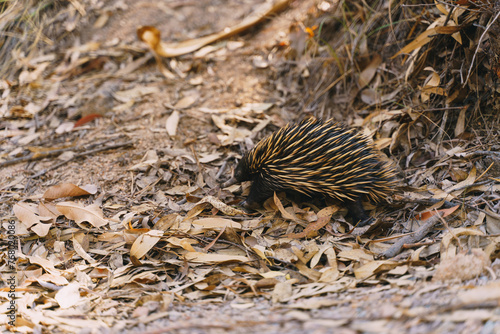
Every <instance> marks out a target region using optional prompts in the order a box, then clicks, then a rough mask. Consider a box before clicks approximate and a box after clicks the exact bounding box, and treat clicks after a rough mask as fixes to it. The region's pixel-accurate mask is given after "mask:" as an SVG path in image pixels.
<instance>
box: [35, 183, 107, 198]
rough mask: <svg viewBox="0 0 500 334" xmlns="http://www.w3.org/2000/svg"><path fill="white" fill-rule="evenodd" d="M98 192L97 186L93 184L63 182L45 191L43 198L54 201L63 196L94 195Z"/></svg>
mask: <svg viewBox="0 0 500 334" xmlns="http://www.w3.org/2000/svg"><path fill="white" fill-rule="evenodd" d="M96 192H97V187H96V186H95V185H92V184H88V185H85V186H81V187H79V186H76V185H74V184H72V183H62V184H58V185H55V186H52V187H50V188H49V189H47V190H46V191H45V193H44V194H43V196H42V198H44V199H46V200H48V201H52V200H54V199H57V198H63V197H77V196H85V195H94V194H95V193H96Z"/></svg>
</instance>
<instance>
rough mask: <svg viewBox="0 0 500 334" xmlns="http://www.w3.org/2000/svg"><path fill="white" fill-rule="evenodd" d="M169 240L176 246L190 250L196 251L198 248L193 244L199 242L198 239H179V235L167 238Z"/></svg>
mask: <svg viewBox="0 0 500 334" xmlns="http://www.w3.org/2000/svg"><path fill="white" fill-rule="evenodd" d="M167 242H169V243H171V244H172V245H174V246H177V247H181V248H183V249H185V250H187V251H188V252H196V250H195V249H194V248H193V246H191V245H193V244H197V243H198V241H196V240H194V239H190V238H182V239H179V238H177V237H171V238H168V239H167Z"/></svg>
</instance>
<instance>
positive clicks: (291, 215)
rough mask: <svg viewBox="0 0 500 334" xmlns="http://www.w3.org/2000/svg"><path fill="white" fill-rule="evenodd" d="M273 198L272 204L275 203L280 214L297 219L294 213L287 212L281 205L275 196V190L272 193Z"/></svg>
mask: <svg viewBox="0 0 500 334" xmlns="http://www.w3.org/2000/svg"><path fill="white" fill-rule="evenodd" d="M273 199H274V204H276V206H277V207H278V210H280V212H281V216H282V217H283V218H285V219H290V220H294V221H297V217H296V216H295V215H293V214H291V213H290V212H288V211H286V210H285V208H284V207H283V204H282V203H281V201H280V199H279V198H278V196H276V192H275V193H274V197H273Z"/></svg>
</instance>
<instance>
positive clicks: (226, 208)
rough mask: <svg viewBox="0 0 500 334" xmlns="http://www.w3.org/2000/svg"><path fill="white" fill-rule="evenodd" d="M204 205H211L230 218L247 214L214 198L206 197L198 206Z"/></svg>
mask: <svg viewBox="0 0 500 334" xmlns="http://www.w3.org/2000/svg"><path fill="white" fill-rule="evenodd" d="M204 203H210V204H211V205H212V206H213V207H214V208H216V209H218V210H219V211H222V212H223V213H224V214H226V215H228V216H236V215H244V214H246V213H245V212H244V211H242V210H238V209H235V208H233V207H231V206H229V205H227V204H225V203H223V202H221V201H220V200H219V199H217V198H215V197H213V196H205V197H203V198H202V199H201V200H200V201H199V202H198V203H197V204H196V206H198V205H201V204H204Z"/></svg>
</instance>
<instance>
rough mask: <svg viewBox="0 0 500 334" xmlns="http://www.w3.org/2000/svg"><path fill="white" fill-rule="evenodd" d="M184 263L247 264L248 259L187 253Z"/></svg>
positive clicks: (237, 256)
mask: <svg viewBox="0 0 500 334" xmlns="http://www.w3.org/2000/svg"><path fill="white" fill-rule="evenodd" d="M184 258H185V259H186V261H189V262H195V263H206V264H216V263H225V262H248V261H250V258H248V257H246V256H241V255H226V254H214V253H210V254H205V253H200V252H188V253H186V254H185V255H184Z"/></svg>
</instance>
